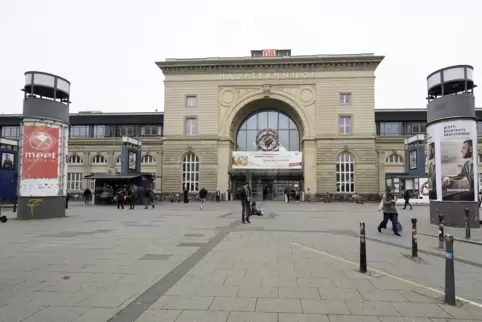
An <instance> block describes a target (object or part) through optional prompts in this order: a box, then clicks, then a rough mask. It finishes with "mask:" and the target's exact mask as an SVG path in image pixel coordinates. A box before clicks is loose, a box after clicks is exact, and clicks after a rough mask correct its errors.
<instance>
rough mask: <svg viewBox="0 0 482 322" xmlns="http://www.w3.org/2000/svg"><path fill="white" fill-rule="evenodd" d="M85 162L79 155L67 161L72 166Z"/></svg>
mask: <svg viewBox="0 0 482 322" xmlns="http://www.w3.org/2000/svg"><path fill="white" fill-rule="evenodd" d="M83 162H84V160H82V158H81V157H80V156H78V155H71V156H70V157H69V158H68V159H67V163H70V164H81V163H83Z"/></svg>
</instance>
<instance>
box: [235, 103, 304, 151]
mask: <svg viewBox="0 0 482 322" xmlns="http://www.w3.org/2000/svg"><path fill="white" fill-rule="evenodd" d="M236 151H280V152H283V151H300V131H299V129H298V126H297V125H296V123H295V122H294V121H293V119H292V118H290V117H289V116H288V115H286V114H284V113H282V112H280V111H278V110H259V111H257V112H256V113H254V114H251V115H250V116H248V117H247V118H246V119H245V120H244V121H243V123H242V124H241V126H240V127H239V130H238V133H237V136H236Z"/></svg>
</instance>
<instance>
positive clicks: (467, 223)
mask: <svg viewBox="0 0 482 322" xmlns="http://www.w3.org/2000/svg"><path fill="white" fill-rule="evenodd" d="M465 239H470V214H469V209H468V208H465Z"/></svg>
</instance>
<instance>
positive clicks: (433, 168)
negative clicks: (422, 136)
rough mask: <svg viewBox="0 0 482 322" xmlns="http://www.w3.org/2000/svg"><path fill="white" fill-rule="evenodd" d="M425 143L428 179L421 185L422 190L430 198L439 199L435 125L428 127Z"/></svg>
mask: <svg viewBox="0 0 482 322" xmlns="http://www.w3.org/2000/svg"><path fill="white" fill-rule="evenodd" d="M426 130H427V138H426V143H425V149H426V151H425V175H426V177H427V180H426V181H424V182H423V184H421V185H420V190H419V191H420V192H421V193H422V194H423V195H424V196H428V198H429V199H430V200H437V162H436V160H437V157H436V149H435V141H434V127H433V126H428V127H427V129H426Z"/></svg>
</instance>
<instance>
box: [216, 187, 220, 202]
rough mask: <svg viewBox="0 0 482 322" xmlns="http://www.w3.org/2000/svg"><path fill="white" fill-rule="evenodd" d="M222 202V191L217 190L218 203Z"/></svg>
mask: <svg viewBox="0 0 482 322" xmlns="http://www.w3.org/2000/svg"><path fill="white" fill-rule="evenodd" d="M220 201H221V191H219V188H216V202H220Z"/></svg>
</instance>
